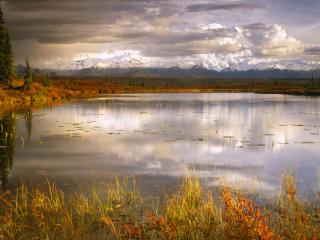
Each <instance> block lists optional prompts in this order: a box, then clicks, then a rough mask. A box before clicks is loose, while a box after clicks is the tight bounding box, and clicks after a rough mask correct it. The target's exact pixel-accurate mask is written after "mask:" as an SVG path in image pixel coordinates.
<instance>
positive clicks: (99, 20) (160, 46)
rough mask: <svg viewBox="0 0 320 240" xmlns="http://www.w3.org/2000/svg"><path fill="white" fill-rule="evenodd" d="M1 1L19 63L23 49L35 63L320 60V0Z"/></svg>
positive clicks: (216, 63)
mask: <svg viewBox="0 0 320 240" xmlns="http://www.w3.org/2000/svg"><path fill="white" fill-rule="evenodd" d="M2 8H3V11H4V14H5V17H6V21H7V24H8V26H9V30H10V33H11V35H12V39H13V45H14V51H15V55H16V61H17V63H22V62H23V61H24V58H25V57H27V56H28V57H29V58H30V59H31V62H32V63H33V65H35V66H37V67H51V68H52V67H57V68H58V67H61V66H71V65H72V64H75V63H77V64H79V62H81V61H82V62H81V64H82V65H83V64H89V65H90V64H92V65H94V64H100V65H101V64H105V65H108V64H109V63H110V64H111V63H113V64H114V62H116V61H118V63H120V65H121V64H123V66H126V65H128V64H131V65H132V64H137V65H139V64H141V66H154V65H158V66H169V65H182V66H189V65H190V66H192V65H193V64H195V63H197V64H198V63H201V64H204V66H207V65H210V64H211V65H212V66H218V67H217V68H219V67H221V68H223V67H228V66H230V65H232V64H244V63H245V64H247V65H248V64H251V63H252V64H257V63H261V62H268V61H273V62H276V61H278V62H283V61H285V62H286V63H288V61H291V62H292V61H296V62H297V61H299V62H300V63H301V62H304V63H306V62H308V63H311V64H319V61H320V0H303V1H301V0H255V1H253V0H239V1H238V0H211V1H210V0H207V1H205V0H204V1H194V0H27V1H26V0H8V1H2ZM83 61H85V63H83ZM291 62H290V63H291ZM206 64H207V65H206ZM83 66H87V65H83Z"/></svg>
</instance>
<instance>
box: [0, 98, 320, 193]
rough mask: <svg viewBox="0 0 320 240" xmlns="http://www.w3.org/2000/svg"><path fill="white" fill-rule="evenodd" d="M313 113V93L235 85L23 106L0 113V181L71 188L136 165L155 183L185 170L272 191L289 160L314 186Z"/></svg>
mask: <svg viewBox="0 0 320 240" xmlns="http://www.w3.org/2000/svg"><path fill="white" fill-rule="evenodd" d="M319 120H320V98H310V97H300V96H284V95H256V94H238V93H234V94H230V93H226V94H141V95H140V94H137V95H118V96H104V97H101V98H97V99H92V100H88V101H82V102H80V103H77V104H67V105H64V106H58V107H52V108H47V109H42V110H33V111H31V110H26V111H24V112H22V113H21V114H18V115H17V116H16V117H15V116H12V114H9V115H7V116H4V117H3V118H2V120H1V125H2V128H1V129H0V131H1V130H2V133H1V142H0V145H5V146H8V147H6V148H3V147H2V148H1V149H0V159H1V162H0V163H1V166H0V167H1V175H0V176H1V182H0V183H1V184H2V185H3V187H4V188H9V189H14V188H15V187H16V185H17V184H18V183H19V182H20V181H21V180H23V181H27V182H28V183H29V184H37V183H39V182H42V181H43V179H44V178H46V177H49V178H52V179H54V180H56V181H57V182H58V183H59V184H61V185H62V186H66V187H71V188H72V187H73V185H74V184H78V182H81V183H87V182H91V180H93V178H96V179H98V181H99V182H100V181H104V180H106V179H109V178H110V177H112V176H128V175H134V176H137V178H138V180H139V183H140V184H141V186H142V188H144V190H146V191H148V192H155V191H158V190H159V188H161V187H163V186H169V187H170V186H175V184H177V183H178V182H179V181H180V180H181V178H182V177H183V176H185V175H186V174H187V173H189V174H196V175H198V176H199V177H200V178H201V179H202V180H203V181H205V182H206V183H207V184H209V185H217V184H221V183H222V182H225V181H228V182H229V183H235V184H237V186H238V187H243V188H246V187H248V186H249V187H252V186H256V187H257V188H258V189H260V190H261V191H263V192H270V193H272V192H274V191H275V190H277V189H278V186H279V179H280V175H281V173H282V172H283V170H284V169H285V168H290V169H293V170H295V171H296V173H297V179H298V185H299V187H300V189H301V190H303V192H307V191H308V190H313V191H314V190H317V188H318V185H319V184H318V183H319V173H320V172H319V171H320V135H319V134H320V121H319ZM5 132H7V133H9V134H5ZM11 133H12V136H13V137H12V139H11V140H10V134H11ZM8 139H9V140H8Z"/></svg>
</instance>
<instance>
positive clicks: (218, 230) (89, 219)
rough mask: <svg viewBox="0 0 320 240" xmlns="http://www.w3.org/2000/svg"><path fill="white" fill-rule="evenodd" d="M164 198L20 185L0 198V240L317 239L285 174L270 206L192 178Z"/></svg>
mask: <svg viewBox="0 0 320 240" xmlns="http://www.w3.org/2000/svg"><path fill="white" fill-rule="evenodd" d="M165 199H166V200H165V201H164V202H162V203H161V204H158V203H156V202H155V201H154V200H146V199H144V198H143V197H142V196H141V194H140V193H139V190H138V188H137V184H136V181H135V179H134V178H123V179H119V178H115V179H114V180H113V181H111V183H109V184H108V185H107V186H106V188H105V191H103V192H102V193H101V192H99V193H98V192H97V190H96V187H95V184H93V186H92V191H91V192H90V193H85V192H77V193H72V194H68V195H66V194H65V193H63V192H62V191H61V190H60V189H59V188H58V187H57V186H56V184H55V183H54V182H53V181H49V180H48V181H47V182H45V183H44V184H43V185H42V186H37V187H33V188H29V187H27V186H26V185H25V184H22V185H21V186H20V188H19V189H17V191H16V193H15V194H12V193H10V192H5V193H3V194H2V195H0V202H1V203H0V239H6V240H7V239H8V240H10V239H28V240H29V239H261V240H269V239H270V240H271V239H312V240H315V239H320V231H319V230H320V224H319V220H320V207H319V199H315V201H313V202H308V201H304V200H301V199H299V198H298V194H297V187H296V182H295V176H294V175H290V174H288V173H286V174H284V176H283V177H282V182H281V188H280V191H279V194H278V197H277V198H276V199H274V200H273V202H272V204H270V203H269V204H260V205H258V204H256V203H255V202H254V201H253V200H252V199H251V198H250V197H248V196H247V195H245V194H244V193H241V192H240V191H235V190H232V189H231V188H230V187H229V186H227V185H226V186H222V187H220V188H219V189H218V190H214V191H213V190H211V189H209V188H208V187H204V186H201V184H200V181H199V179H197V178H194V177H190V178H186V179H185V180H184V182H183V183H182V184H181V186H180V188H179V189H178V190H177V191H176V192H175V193H174V194H172V195H169V196H166V198H165Z"/></svg>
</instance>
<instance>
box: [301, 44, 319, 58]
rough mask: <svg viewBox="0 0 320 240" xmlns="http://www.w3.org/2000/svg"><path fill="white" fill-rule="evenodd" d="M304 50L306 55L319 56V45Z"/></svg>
mask: <svg viewBox="0 0 320 240" xmlns="http://www.w3.org/2000/svg"><path fill="white" fill-rule="evenodd" d="M304 52H305V53H306V54H308V55H314V56H320V46H316V47H308V48H306V49H305V50H304Z"/></svg>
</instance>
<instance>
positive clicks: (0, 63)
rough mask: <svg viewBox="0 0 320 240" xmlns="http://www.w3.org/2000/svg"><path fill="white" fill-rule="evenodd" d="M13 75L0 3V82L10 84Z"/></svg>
mask: <svg viewBox="0 0 320 240" xmlns="http://www.w3.org/2000/svg"><path fill="white" fill-rule="evenodd" d="M14 76H15V68H14V60H13V51H12V47H11V41H10V35H9V31H8V29H7V27H6V24H5V21H4V17H3V12H2V9H1V5H0V82H3V83H4V82H5V83H7V84H8V85H10V84H11V83H12V80H13V78H14Z"/></svg>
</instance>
